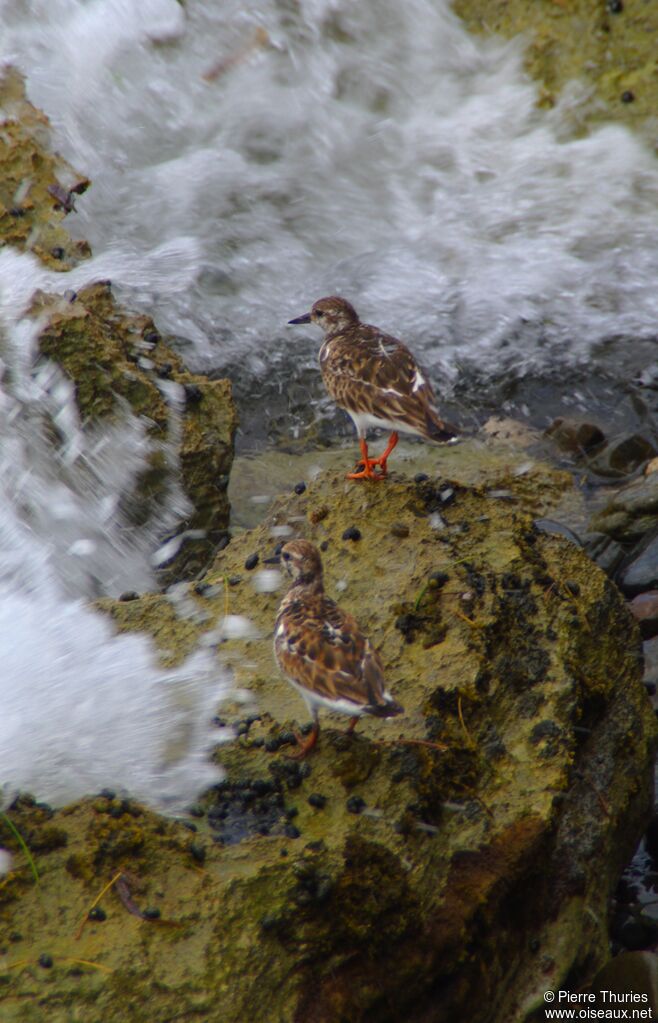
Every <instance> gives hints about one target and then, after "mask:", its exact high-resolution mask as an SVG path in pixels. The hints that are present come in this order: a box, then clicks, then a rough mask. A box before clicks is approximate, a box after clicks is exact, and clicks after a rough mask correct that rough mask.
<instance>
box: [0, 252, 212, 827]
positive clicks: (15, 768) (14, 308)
mask: <svg viewBox="0 0 658 1023" xmlns="http://www.w3.org/2000/svg"><path fill="white" fill-rule="evenodd" d="M53 276H55V275H48V274H44V273H43V272H42V271H41V270H40V268H39V266H38V265H37V263H36V261H35V260H33V258H32V257H31V256H25V255H24V256H19V255H17V254H16V253H13V252H11V251H9V250H6V251H4V252H2V253H0V661H1V663H2V671H1V672H0V805H2V803H3V802H8V801H10V800H11V798H12V796H13V795H14V794H15V793H16V792H18V791H19V790H23V791H31V792H33V793H34V794H35V795H36V796H37V797H38V798H40V799H45V800H48V801H49V802H55V803H63V802H65V801H67V800H71V799H74V798H76V797H79V796H83V795H85V794H88V793H93V792H96V791H98V790H99V789H100V788H103V787H112V788H117V789H121V790H126V791H128V792H130V793H131V794H132V795H134V796H137V797H138V798H141V799H143V800H145V801H147V802H149V803H152V804H155V805H157V806H162V807H166V808H168V809H177V808H180V807H183V806H184V805H185V804H186V803H189V802H190V801H191V800H193V799H194V798H195V797H196V795H197V794H198V793H199V792H200V791H201V790H202V789H203V788H204V787H207V786H208V785H210V784H212V783H213V782H215V781H217V780H218V779H219V777H220V773H219V770H218V769H217V768H216V767H214V766H213V765H212V764H211V763H210V761H209V756H208V753H209V750H210V748H211V747H212V745H214V743H215V742H216V741H217V731H216V729H215V728H213V726H212V718H213V715H214V714H215V713H216V712H217V707H218V704H219V702H220V700H221V699H222V697H223V696H224V694H225V693H226V691H227V688H228V687H227V685H226V682H225V680H224V678H223V675H222V673H221V671H220V670H219V668H218V666H217V663H216V661H215V659H214V656H213V654H212V652H211V651H209V650H205V651H203V652H200V653H198V654H197V655H196V656H195V657H193V658H191V659H190V660H188V661H187V662H186V663H185V664H183V665H181V666H180V667H179V668H176V669H172V670H164V669H163V668H162V667H160V666H159V665H158V663H157V654H156V652H155V650H154V649H153V647H152V645H151V643H150V642H149V640H148V639H147V638H146V637H145V636H137V635H134V636H127V635H116V634H115V632H114V629H113V627H112V625H111V624H110V621H109V619H108V618H107V616H102V615H100V614H98V613H95V612H94V611H92V610H91V609H90V608H89V607H88V606H87V605H86V604H85V603H84V602H83V598H88V597H90V596H94V595H97V594H102V593H116V592H118V591H119V590H121V589H124V588H141V587H150V586H153V576H152V571H151V567H150V560H151V554H152V550H153V547H154V546H155V544H156V536H157V534H158V532H159V531H160V530H161V529H164V528H166V527H167V526H168V525H172V524H173V522H174V521H175V517H176V515H177V514H179V513H180V512H181V511H182V510H184V508H185V504H184V502H183V501H182V498H180V495H179V494H178V493H177V491H175V490H172V494H171V500H170V501H169V502H167V501H164V502H163V507H162V510H161V513H160V514H159V515H156V516H155V517H154V518H153V519H152V521H150V522H149V523H148V525H147V526H146V527H143V528H141V529H137V528H136V527H132V528H131V527H130V525H129V523H128V522H126V520H125V517H124V516H123V515H122V513H121V508H120V506H121V500H122V497H125V495H126V494H130V492H131V491H132V488H133V486H134V483H135V480H136V478H137V477H138V475H139V473H141V472H143V471H144V468H145V466H146V464H147V463H146V458H147V455H148V453H149V451H150V442H149V440H148V437H147V435H146V432H145V429H144V426H143V424H141V422H140V421H139V420H138V419H136V418H135V417H134V416H133V415H132V414H130V413H129V412H128V411H126V413H125V415H124V417H123V418H122V419H119V420H118V421H117V422H116V423H115V424H113V425H111V426H108V425H105V426H102V427H101V426H97V427H95V428H93V429H89V428H88V429H86V430H83V428H82V425H81V424H80V422H79V418H78V414H77V408H76V405H75V400H74V394H73V388H72V385H71V383H70V381H68V380H67V379H66V378H65V377H64V375H63V374H62V372H61V371H60V370H59V369H58V368H57V367H56V366H54V365H53V364H51V363H48V362H45V361H43V360H41V361H39V360H38V359H37V358H36V354H35V347H36V346H35V341H36V335H37V331H38V325H37V324H36V323H35V322H34V321H32V320H29V319H27V318H25V317H23V316H22V311H23V307H24V305H25V302H26V301H27V299H28V298H29V296H30V294H31V293H32V291H33V290H34V289H35V288H37V287H47V286H48V285H49V284H53V283H55V282H54V281H53V280H52V277H53ZM60 282H61V278H60ZM60 287H61V283H60Z"/></svg>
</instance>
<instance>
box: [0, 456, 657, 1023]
mask: <svg viewBox="0 0 658 1023" xmlns="http://www.w3.org/2000/svg"><path fill="white" fill-rule="evenodd" d="M485 457H486V456H485ZM567 486H569V483H568V477H566V476H565V475H564V474H558V473H554V472H551V471H549V470H545V469H542V468H541V467H538V466H535V467H534V468H532V469H530V468H528V469H527V471H525V472H524V473H523V474H521V475H516V476H514V475H511V474H506V473H505V472H501V473H500V474H498V475H494V474H493V473H492V476H491V478H490V480H489V481H488V484H487V485H480V486H470V485H469V486H466V485H462V484H460V483H459V482H456V481H451V482H450V483H448V482H444V483H442V484H440V483H438V482H437V481H436V480H431V479H426V480H424V481H422V482H419V483H414V482H411V481H409V480H404V479H401V478H398V477H396V476H395V475H394V476H393V477H392V478H390V479H389V480H387V481H386V482H385V483H377V484H374V485H370V484H367V483H366V484H360V483H356V484H355V483H347V482H346V481H345V480H344V478H343V476H342V475H339V474H338V473H327V474H324V475H322V476H320V477H319V478H318V479H316V480H315V481H314V482H313V483H312V484H310V485H309V486H308V488H307V489H306V491H305V492H304V493H302V494H293V495H290V496H284V497H282V498H279V499H278V500H277V502H275V504H274V506H273V508H272V511H271V513H270V515H269V516H268V518H267V520H266V521H265V522H264V523H263V524H262V525H260V526H259V527H257V528H255V529H253V530H251V531H247V532H245V533H244V534H242V535H241V536H240V537H238V538H237V539H234V540H233V541H232V542H231V544H230V545H229V546H228V548H226V549H225V550H224V551H223V552H222V553H221V554H220V555H219V556H218V558H217V560H216V561H215V563H214V565H213V567H212V569H211V570H210V571H209V572H208V574H207V576H206V578H205V579H204V580H203V582H202V583H200V584H199V583H197V584H196V585H195V586H194V587H190V588H189V590H188V592H186V593H185V594H181V592H180V589H179V588H178V589H177V590H176V592H175V594H169V595H166V596H163V595H159V596H156V595H152V596H145V597H142V598H141V599H139V600H134V601H130V602H124V603H121V602H116V603H115V602H110V601H105V602H103V604H102V606H103V607H105V609H106V610H107V611H108V613H110V614H111V615H112V616H113V618H114V620H115V622H116V624H117V626H118V627H119V628H120V629H143V628H145V629H147V630H148V631H149V632H151V633H152V634H153V636H154V637H155V639H156V642H157V644H158V646H159V647H160V648H161V650H162V653H163V657H164V658H165V659H167V660H170V661H171V660H176V659H179V658H181V657H183V656H184V655H185V653H186V652H188V651H189V650H190V649H192V648H193V647H194V646H195V645H196V644H197V643H198V642H199V641H200V640H201V641H203V642H206V643H215V644H217V645H218V654H219V656H220V657H221V659H222V661H223V663H224V664H225V665H226V666H228V668H229V669H230V670H231V671H232V673H233V675H234V680H235V684H236V689H237V690H241V689H244V688H248V689H249V691H250V693H251V703H249V702H248V703H246V704H245V699H246V696H245V694H244V693H240V692H238V693H237V694H236V703H235V706H234V707H233V708H231V707H227V708H224V709H223V710H222V718H223V722H226V723H229V724H233V726H234V727H235V732H236V734H237V737H236V738H235V739H234V740H233V741H232V742H229V743H224V744H222V745H220V746H219V747H218V749H217V752H216V757H217V759H218V760H219V761H220V762H221V763H222V764H223V765H224V767H225V770H226V779H225V781H224V782H223V783H222V784H221V785H220V786H218V787H217V788H216V789H214V790H212V791H210V792H208V793H206V794H205V795H204V796H203V798H202V799H200V801H199V805H198V806H197V807H194V808H193V810H194V815H195V816H194V824H193V825H192V826H193V828H195V829H196V830H195V831H193V832H190V831H189V830H186V826H185V825H183V824H180V823H176V822H172V821H167V820H164V819H162V818H158V817H157V816H155V815H153V814H150V813H149V812H147V811H146V810H144V809H143V808H141V807H138V806H136V805H134V804H133V803H131V802H129V801H123V802H122V800H121V798H119V797H116V798H111V794H110V795H106V796H104V797H102V798H96V799H94V800H88V801H83V802H81V803H78V804H75V805H74V806H71V807H68V808H65V809H64V810H61V811H58V812H56V813H55V814H52V813H50V812H49V811H48V810H46V809H43V808H39V807H38V806H30V805H29V801H28V803H27V804H26V803H25V802H22V803H20V804H19V805H18V806H17V807H16V808H15V809H14V810H12V811H11V814H10V816H11V819H12V822H13V823H14V824H15V826H16V827H17V828H18V829H19V831H20V832H21V833H22V835H23V837H24V838H25V840H26V842H27V845H28V847H29V848H31V849H32V850H33V852H34V855H35V857H36V860H37V864H38V867H39V870H40V872H41V882H40V884H39V885H38V886H37V885H36V884H35V883H34V880H33V877H32V875H31V873H30V870H29V867H28V864H27V863H25V862H24V861H21V859H20V855H19V850H18V846H17V845H16V843H15V842H14V848H15V849H16V851H17V860H16V864H15V865H16V867H17V869H16V870H15V872H14V873H13V874H10V875H8V877H7V878H6V880H5V882H4V885H3V886H2V887H1V888H0V913H1V914H2V915H1V917H0V920H1V923H2V931H3V933H4V934H6V935H8V937H7V939H6V940H5V942H4V951H5V958H4V961H3V965H2V969H1V970H0V984H2V985H3V989H4V992H5V997H4V1002H3V1009H4V1011H5V1013H6V1019H7V1020H8V1021H10V1023H19V1021H20V1023H33V1021H36V1020H42V1019H43V1018H44V1017H47V1018H48V1020H49V1023H64V1021H65V1020H66V1021H68V1020H69V1019H70V1018H71V1014H72V1013H73V1014H76V1013H77V1014H78V1015H79V1016H80V1018H84V1019H85V1021H86V1023H96V1021H99V1023H100V1021H101V1020H102V1021H103V1023H115V1021H116V1023H119V1021H121V1023H125V1021H132V1020H134V1021H141V1020H143V1019H144V1020H146V1019H148V1020H149V1021H153V1023H157V1021H164V1020H169V1019H172V1018H176V1019H179V1020H185V1021H188V1020H189V1021H192V1020H193V1019H203V1020H207V1021H209V1023H220V1021H221V1023H243V1021H244V1020H246V1019H251V1020H255V1021H260V1020H263V1021H265V1020H267V1021H268V1023H270V1021H277V1023H278V1021H280V1023H302V1021H303V1023H337V1021H347V1020H349V1021H350V1023H352V1021H354V1023H356V1021H366V1020H368V1021H373V1020H377V1021H378V1023H386V1021H394V1020H395V1021H397V1020H400V1019H404V1020H408V1021H412V1023H413V1021H417V1023H421V1021H422V1023H429V1021H437V1023H438V1021H444V1020H453V1019H467V1020H469V1023H479V1021H483V1023H484V1021H485V1020H486V1021H488V1023H503V1021H504V1023H509V1021H511V1020H522V1019H526V1018H527V1017H528V1016H529V1015H530V1013H531V1012H532V1011H533V1009H534V1008H535V1007H536V1006H537V1004H541V1003H542V996H543V992H544V990H545V989H547V988H558V987H560V986H562V985H563V984H564V982H565V980H566V978H567V977H569V979H570V982H571V983H573V984H576V985H578V984H579V983H581V982H584V981H586V980H587V979H588V977H590V976H591V975H592V972H593V971H594V970H595V969H596V968H597V966H599V965H600V964H601V963H603V962H604V961H605V959H606V958H607V953H608V941H607V915H608V899H609V896H610V893H611V890H612V888H613V886H614V884H615V882H616V880H617V877H618V875H619V872H620V870H621V868H622V866H623V864H624V862H625V861H626V859H627V858H628V856H629V854H630V853H631V851H632V849H633V846H634V844H635V842H636V841H637V838H638V837H639V835H640V834H641V832H642V829H643V826H644V823H645V821H646V819H647V816H648V814H649V812H650V809H651V795H652V775H653V769H652V762H653V752H654V739H655V723H654V717H653V713H652V710H651V707H650V705H649V701H648V699H647V696H646V693H645V691H644V688H643V686H642V683H641V677H640V668H639V662H638V635H637V631H636V627H635V625H634V623H633V622H632V620H631V618H630V616H629V613H628V611H627V609H626V607H625V605H624V602H623V600H622V599H621V598H620V596H619V593H618V592H617V590H616V589H615V587H614V585H613V584H611V583H610V581H609V580H608V579H607V578H606V576H605V575H604V574H603V573H602V572H601V571H600V570H598V569H597V568H596V566H594V565H593V564H592V563H591V562H590V561H589V560H588V559H587V557H586V556H585V555H584V554H583V552H582V551H581V550H580V549H579V548H578V547H577V546H576V545H575V544H573V543H572V542H570V541H569V540H568V539H566V538H565V537H564V536H561V535H554V534H549V533H546V532H543V531H541V530H540V529H538V528H537V527H536V526H535V524H534V516H535V515H538V514H541V515H545V514H546V513H547V511H549V510H550V508H551V505H553V504H554V503H555V502H556V501H558V500H559V499H560V497H561V495H562V494H563V492H564V490H565V488H566V487H567ZM299 489H301V488H299ZM350 527H353V528H352V529H350ZM354 530H357V531H358V532H360V539H359V538H357V537H358V532H357V533H355V532H354ZM346 531H348V532H346ZM292 534H294V535H297V536H305V537H307V538H309V539H311V540H313V541H314V542H316V543H317V544H319V545H321V547H322V548H323V558H324V562H325V577H326V586H327V589H328V591H329V592H330V593H331V594H332V595H333V596H335V597H337V598H338V599H339V600H340V602H341V604H343V605H344V606H345V607H346V608H347V609H349V610H350V611H352V612H353V613H355V614H356V616H357V617H358V619H359V621H360V623H361V624H362V626H363V627H364V629H365V630H366V631H367V632H368V633H369V634H370V636H371V637H372V639H373V640H374V642H375V643H376V645H377V646H378V648H379V649H380V650H381V653H382V656H383V659H384V663H385V667H386V674H387V678H388V682H389V685H390V688H391V690H392V692H393V694H394V696H395V697H396V698H397V699H398V700H399V701H400V702H401V703H403V705H404V707H405V714H404V716H403V717H401V718H396V719H394V720H392V721H378V720H374V719H373V720H363V721H361V722H360V723H359V727H358V729H357V732H356V734H354V735H352V736H348V735H346V734H345V732H344V728H345V724H346V719H342V720H341V719H336V718H332V717H331V716H330V715H324V717H323V720H322V726H323V727H322V731H321V735H320V740H319V745H318V748H317V749H316V751H314V753H313V754H312V755H311V756H310V757H309V758H308V760H306V761H305V762H302V763H300V762H297V761H294V760H291V759H290V758H289V757H288V756H287V754H288V753H289V752H290V741H291V739H292V735H291V729H292V728H293V727H294V726H295V725H296V724H302V723H304V721H305V719H306V711H305V707H304V704H303V702H302V701H301V700H300V698H299V697H298V696H297V695H296V693H294V692H293V690H292V688H291V687H290V686H289V685H288V683H287V682H286V681H285V680H283V679H282V678H281V677H280V675H279V673H278V671H277V669H276V667H275V665H274V662H273V658H272V650H271V634H272V625H273V621H274V616H275V612H276V607H277V604H278V601H279V599H280V592H274V591H272V589H271V587H272V585H273V579H272V577H271V576H270V575H263V574H262V559H263V558H264V557H266V556H268V555H270V554H271V553H272V551H273V548H274V546H275V543H276V542H277V541H278V540H279V539H280V538H281V537H282V536H285V535H292ZM255 555H258V556H259V561H260V563H258V564H256V565H255V567H254V561H255V557H254V556H255ZM247 566H250V567H247ZM267 571H270V569H267ZM238 697H239V699H238ZM119 874H120V875H122V878H119V879H118V880H117V875H119ZM119 881H121V885H122V890H121V892H120V893H119V894H121V896H122V900H123V904H122V902H121V901H120V900H119V899H118V898H117V894H116V893H115V891H114V890H113V889H112V888H110V890H108V891H107V892H106V893H105V895H104V896H103V898H102V900H101V907H102V909H103V912H104V913H105V914H106V916H107V918H106V919H105V920H104V921H102V922H99V921H97V920H96V921H95V920H88V921H87V922H86V924H85V926H84V928H83V929H82V931H81V932H80V930H79V928H80V923H81V921H82V920H83V919H85V916H86V913H87V910H88V909H89V907H90V906H91V905H92V903H93V901H94V898H95V896H97V895H98V894H99V893H100V892H101V890H102V889H103V887H104V886H105V885H106V884H109V883H110V882H113V884H114V889H116V888H117V887H118V885H119ZM126 884H127V886H128V894H127V891H126ZM145 909H149V910H154V909H155V910H159V912H160V918H159V922H157V921H156V922H154V921H153V920H152V919H150V920H149V919H143V918H142V917H140V916H137V915H135V911H136V910H137V912H142V913H143V911H144V910H145ZM149 915H150V916H151V917H152V916H153V915H154V914H153V913H152V912H151V913H150V914H149ZM76 932H77V933H76ZM12 935H13V937H11V936H12ZM42 954H46V955H47V956H49V957H50V959H47V960H46V961H45V962H46V963H47V964H48V963H50V962H51V961H52V965H46V966H44V965H43V961H42V965H39V956H40V955H42Z"/></svg>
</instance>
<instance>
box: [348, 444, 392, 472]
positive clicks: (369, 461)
mask: <svg viewBox="0 0 658 1023" xmlns="http://www.w3.org/2000/svg"><path fill="white" fill-rule="evenodd" d="M359 447H360V448H361V462H360V463H359V464H360V465H362V466H363V468H361V469H359V471H358V472H348V473H347V476H346V477H345V478H346V479H348V480H379V479H382V477H383V476H385V475H386V473H385V472H378V471H376V470H375V469H374V468H373V466H375V465H379V464H380V462H379V459H378V458H368V445H367V444H366V440H365V437H360V438H359Z"/></svg>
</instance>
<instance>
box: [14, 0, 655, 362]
mask: <svg viewBox="0 0 658 1023" xmlns="http://www.w3.org/2000/svg"><path fill="white" fill-rule="evenodd" d="M3 10H4V18H3V20H4V27H5V32H4V40H5V42H4V45H5V51H6V53H7V54H8V55H10V56H11V57H12V59H13V60H14V61H15V62H16V63H18V64H19V65H20V66H21V67H22V68H23V70H24V71H25V73H26V74H27V78H28V89H29V93H30V95H31V97H32V98H33V99H34V100H35V102H37V103H38V104H39V105H41V106H42V107H43V108H44V109H45V110H46V111H47V113H48V115H49V116H50V118H51V120H52V122H53V124H54V125H55V128H56V138H57V142H58V145H59V147H60V149H61V150H62V151H63V152H64V154H65V155H66V156H67V157H68V158H69V159H70V160H71V161H72V162H73V163H74V164H75V165H77V167H78V168H79V169H80V170H81V171H83V172H85V173H87V174H89V175H90V177H91V178H92V179H93V188H92V189H91V190H90V192H89V193H87V195H85V196H84V197H82V198H80V200H79V201H78V210H79V212H78V213H77V214H75V215H73V217H70V218H69V222H70V223H71V225H72V226H74V228H75V230H76V232H77V233H78V234H79V235H81V236H85V237H87V238H89V240H90V241H91V243H92V246H93V248H94V251H95V253H96V257H97V258H98V259H99V260H102V261H103V273H109V274H110V275H111V276H112V277H113V278H114V279H115V280H116V281H118V282H119V281H120V282H122V283H123V284H124V285H125V286H126V288H127V289H129V290H130V295H131V297H132V298H133V299H134V300H137V301H139V302H140V303H142V304H143V305H144V306H145V307H147V308H148V309H149V310H150V311H155V313H156V316H157V317H158V319H159V323H160V324H161V325H162V326H166V327H168V328H169V329H170V330H172V331H173V332H174V333H176V334H178V335H181V336H182V337H184V338H186V339H188V340H190V341H191V342H192V347H191V348H190V349H189V350H187V351H186V352H185V354H186V357H187V358H188V360H189V361H191V362H192V363H194V364H195V365H196V366H199V367H204V366H209V365H215V366H216V365H221V364H223V363H229V364H232V365H233V364H235V361H236V359H239V360H240V365H241V366H242V369H243V372H250V373H254V374H258V373H259V372H266V371H267V370H268V369H269V368H271V367H272V366H273V365H274V362H275V355H276V353H277V350H278V348H279V347H280V346H281V345H283V346H284V349H285V351H286V352H288V353H293V352H294V351H295V350H296V346H297V345H299V336H300V335H299V332H298V333H297V334H296V335H295V336H291V335H292V332H286V330H285V328H284V324H285V323H286V321H287V320H288V319H290V318H291V317H292V316H294V315H298V314H299V313H301V312H304V311H305V310H306V309H307V308H308V306H309V304H310V302H311V301H312V300H313V299H315V298H317V297H319V296H320V295H322V294H326V293H331V292H336V291H338V292H341V293H343V294H345V295H346V296H347V297H349V298H350V299H352V300H353V301H354V302H355V304H356V305H357V308H358V310H359V312H360V313H361V315H362V317H363V318H364V319H367V320H370V321H371V322H375V323H378V324H380V325H382V326H384V327H386V328H387V329H389V330H391V331H393V332H394V333H398V334H400V333H403V334H404V336H405V337H406V338H407V339H408V340H409V341H411V342H412V344H413V345H414V346H415V347H416V348H417V349H419V350H423V351H424V358H425V361H426V362H428V363H430V364H431V365H434V366H435V368H437V369H438V368H442V369H443V370H444V372H446V373H447V374H448V375H454V374H455V373H456V372H457V368H458V366H459V364H461V363H469V362H470V363H472V364H476V365H477V366H478V367H479V368H480V369H482V370H484V371H487V370H490V371H496V370H497V369H498V368H499V367H500V364H501V346H503V345H505V352H504V353H503V355H502V358H504V360H505V364H510V365H514V367H515V369H516V370H520V371H523V370H524V369H541V368H543V367H546V366H547V365H554V364H555V363H556V362H557V363H559V362H561V361H564V362H565V363H573V362H579V361H583V360H588V359H590V358H593V357H594V349H595V346H596V344H597V342H598V341H599V340H600V339H601V338H602V337H605V336H609V335H619V334H627V335H629V336H645V337H646V336H647V335H649V334H652V333H653V331H654V330H655V323H656V320H657V318H658V293H657V292H656V288H655V280H656V277H657V273H658V245H657V244H656V243H657V241H658V215H657V212H656V210H657V206H658V204H657V200H658V164H657V162H656V160H655V158H654V156H653V155H652V154H651V153H650V152H649V150H648V149H647V148H645V147H644V146H643V144H642V143H641V142H640V141H639V140H638V139H637V138H634V137H633V136H632V135H631V134H630V133H629V132H627V131H626V130H625V129H623V128H621V127H618V126H608V127H603V128H601V129H599V130H597V131H595V132H594V133H593V134H592V135H591V136H590V137H588V138H583V139H576V140H574V139H569V137H568V135H567V133H566V131H565V125H566V124H567V121H568V113H569V108H570V107H573V106H574V105H577V101H576V97H577V89H573V90H571V91H570V94H569V96H568V97H567V98H566V99H565V100H564V101H563V103H562V106H561V107H559V108H558V109H556V110H553V111H551V112H550V113H547V112H544V111H539V110H537V109H536V107H535V99H536V90H535V86H534V85H533V84H532V83H530V82H529V81H528V80H527V79H526V78H525V77H524V75H523V72H522V68H521V50H520V46H519V45H516V44H506V43H502V42H499V41H486V40H481V39H475V38H471V37H470V36H468V35H467V33H466V32H465V30H464V28H463V26H462V25H461V23H460V22H459V21H458V20H457V19H456V17H455V16H454V15H453V13H452V12H451V11H450V8H449V5H448V3H447V2H442V0H408V2H405V3H404V4H400V3H399V2H398V0H359V2H358V3H357V2H354V0H303V2H300V3H298V4H289V3H286V2H284V0H260V2H259V3H258V4H244V3H242V2H237V0H223V2H222V3H215V2H210V0H206V2H197V3H194V4H186V5H184V6H182V5H179V4H178V3H177V2H176V0H149V2H148V3H144V2H137V0H96V2H94V3H87V2H82V0H77V2H76V0H48V2H45V0H33V2H32V3H30V4H25V3H22V2H19V0H13V2H10V0H5V3H4V8H3ZM204 76H205V77H204ZM208 79H210V80H208ZM140 265H141V270H140V269H139V267H140ZM303 350H304V353H305V354H304V358H305V359H306V358H309V359H310V354H308V352H309V351H310V350H307V348H304V349H303Z"/></svg>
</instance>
